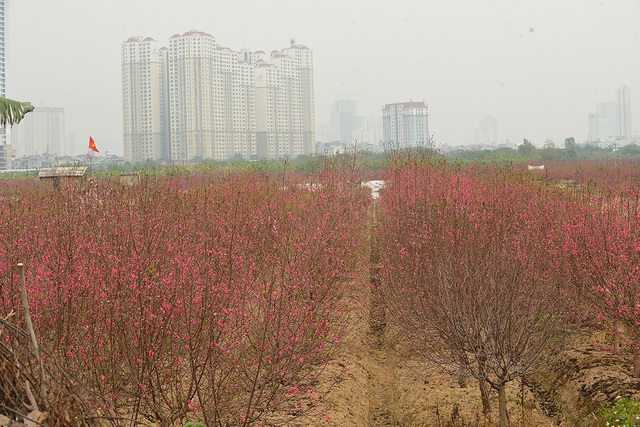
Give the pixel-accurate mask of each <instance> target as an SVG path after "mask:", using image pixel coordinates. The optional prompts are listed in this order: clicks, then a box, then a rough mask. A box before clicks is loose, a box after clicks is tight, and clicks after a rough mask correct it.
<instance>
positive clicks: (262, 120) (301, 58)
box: [122, 30, 315, 161]
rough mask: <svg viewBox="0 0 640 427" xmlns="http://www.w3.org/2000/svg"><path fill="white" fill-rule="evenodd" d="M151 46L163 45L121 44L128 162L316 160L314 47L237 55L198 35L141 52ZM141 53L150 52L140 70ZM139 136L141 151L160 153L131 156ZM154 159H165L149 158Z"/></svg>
mask: <svg viewBox="0 0 640 427" xmlns="http://www.w3.org/2000/svg"><path fill="white" fill-rule="evenodd" d="M145 43H157V42H155V41H153V40H152V39H150V38H146V39H145V38H142V37H132V38H131V39H129V40H128V41H127V42H125V43H124V44H123V45H122V49H123V116H124V120H123V121H124V123H125V125H129V126H125V129H124V134H125V135H124V136H125V158H126V159H127V160H131V161H140V160H145V159H147V158H151V159H160V158H162V159H167V160H169V159H170V160H174V161H191V160H198V159H201V160H205V159H214V160H226V159H229V158H232V157H235V156H241V157H244V158H249V157H252V156H255V155H258V156H261V157H268V158H279V157H286V156H296V155H299V154H312V153H313V148H314V147H315V141H314V140H315V131H314V127H315V122H314V110H313V106H314V102H313V58H312V55H311V51H310V50H309V49H308V48H306V47H304V46H299V45H292V46H291V47H290V48H286V49H283V50H282V51H274V52H272V54H271V55H270V56H268V55H267V54H265V53H264V52H262V51H259V52H250V51H248V50H242V51H240V52H236V51H233V50H231V49H228V48H225V47H222V46H220V45H218V44H217V43H216V40H215V38H214V37H213V36H212V35H211V34H207V33H204V32H201V31H196V30H194V31H188V32H186V33H184V34H182V35H180V34H176V35H174V36H172V37H171V38H170V40H169V47H168V48H159V49H155V48H154V47H151V46H149V47H146V46H141V45H144V44H145ZM132 44H135V45H136V46H138V47H132V46H131V45H132ZM155 46H157V45H155ZM136 49H144V50H143V51H142V53H143V56H142V57H140V58H139V64H138V65H135V66H134V65H132V62H131V60H132V59H135V55H132V53H135V51H136ZM156 52H157V53H156ZM127 55H128V56H127ZM156 60H157V63H158V67H157V72H156V69H155V68H154V64H155V61H156ZM127 61H129V62H127ZM135 70H140V71H135ZM138 75H139V76H141V77H140V78H138ZM156 86H157V87H158V92H157V96H156V92H155V87H156ZM145 96H146V98H145ZM138 110H139V114H140V115H141V116H140V118H139V119H138V118H137V116H136V112H137V111H138ZM156 116H157V122H156V121H155V119H156ZM145 117H146V120H145ZM136 120H139V123H138V122H136ZM136 124H137V125H138V128H139V130H138V128H136V127H135V126H134V125H136ZM156 124H157V127H156ZM156 129H157V138H156ZM134 131H135V132H134ZM136 132H137V133H138V134H140V135H143V136H145V137H146V139H145V138H138V139H137V141H143V142H144V143H143V144H140V145H141V146H142V147H145V146H147V145H148V146H149V147H153V148H149V149H147V150H146V151H145V149H144V148H143V149H142V152H141V151H140V150H138V151H135V150H133V149H130V150H127V144H129V145H130V146H131V147H135V145H136V144H135V143H133V141H134V140H136V139H135V138H133V135H134V134H135V133H136ZM145 144H147V145H145ZM149 152H151V153H153V154H154V156H155V155H156V154H157V153H159V154H157V157H154V156H149V157H144V155H145V154H146V155H148V153H149ZM165 153H166V154H165ZM141 155H142V156H141Z"/></svg>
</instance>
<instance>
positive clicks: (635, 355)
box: [633, 345, 640, 378]
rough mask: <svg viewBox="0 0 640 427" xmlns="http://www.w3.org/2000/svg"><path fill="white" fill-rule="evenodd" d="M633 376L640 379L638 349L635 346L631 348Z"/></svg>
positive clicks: (639, 353) (639, 351) (639, 352)
mask: <svg viewBox="0 0 640 427" xmlns="http://www.w3.org/2000/svg"><path fill="white" fill-rule="evenodd" d="M633 376H634V377H635V378H638V377H640V349H639V348H638V347H636V346H635V345H634V347H633Z"/></svg>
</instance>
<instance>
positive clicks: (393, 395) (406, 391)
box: [287, 286, 640, 427]
mask: <svg viewBox="0 0 640 427" xmlns="http://www.w3.org/2000/svg"><path fill="white" fill-rule="evenodd" d="M365 287H366V286H365ZM366 300H369V301H372V300H373V298H372V292H371V291H370V290H367V291H365V295H360V296H359V298H354V302H353V303H352V304H351V306H352V310H351V311H350V319H349V323H350V325H351V329H350V331H349V333H348V335H347V336H346V337H345V339H344V340H343V342H342V343H341V348H340V350H339V352H338V356H337V357H336V358H335V360H333V361H332V362H331V363H330V364H329V366H328V367H327V368H326V370H325V372H324V373H323V378H324V380H323V383H322V384H320V387H319V389H320V393H321V396H320V397H319V400H318V403H317V404H316V405H315V407H314V408H313V409H312V410H311V411H310V412H309V413H308V414H307V415H306V416H304V417H302V418H299V419H297V420H296V421H295V422H291V423H289V424H287V425H291V426H297V427H302V426H322V427H330V426H366V427H386V426H402V427H405V426H407V427H408V426H416V427H422V426H438V427H440V426H442V427H463V426H464V427H466V426H469V427H471V426H496V425H497V420H498V413H497V409H498V398H497V393H496V392H493V391H492V394H491V400H492V401H491V404H492V409H493V413H492V415H491V417H485V416H483V414H482V403H481V400H480V393H479V387H478V384H477V382H476V381H475V380H472V379H466V380H461V379H459V378H455V377H452V376H451V375H449V374H447V373H444V372H442V371H441V370H440V369H439V368H437V367H435V366H432V365H430V364H429V363H427V362H426V361H423V360H418V359H416V358H414V357H412V356H411V355H410V354H408V353H407V352H406V351H403V349H402V345H401V343H400V340H399V339H398V337H397V336H394V333H393V328H392V326H390V325H387V324H386V322H385V320H384V317H383V316H382V315H381V309H380V306H379V304H376V303H375V301H376V300H374V303H373V304H372V303H368V304H363V303H362V301H366ZM605 338H606V337H605V336H604V334H603V333H595V334H591V335H583V336H580V337H578V338H577V339H576V340H575V342H574V343H573V344H572V345H571V346H570V347H569V348H568V349H567V350H566V351H565V352H564V353H563V355H562V357H560V358H559V359H558V360H559V361H558V362H557V363H555V364H553V365H551V366H548V367H547V369H544V370H543V371H541V372H539V373H538V374H536V375H534V376H532V377H531V378H527V380H526V381H524V382H522V381H519V380H518V381H513V382H512V383H511V384H510V385H509V387H508V390H507V399H508V411H509V419H510V424H511V425H512V426H540V427H545V426H589V427H595V426H601V425H603V423H602V421H600V420H598V419H597V418H596V416H595V415H594V414H595V413H596V411H597V410H598V409H599V408H601V407H603V406H604V405H606V404H607V403H610V402H613V401H614V400H615V398H616V397H618V396H629V397H634V398H638V399H640V381H639V380H637V379H633V378H631V376H630V375H629V373H630V372H632V368H631V360H630V357H623V356H621V355H615V354H611V353H608V352H605V351H603V350H602V345H603V343H604V342H605V341H606V339H605ZM325 393H326V394H325Z"/></svg>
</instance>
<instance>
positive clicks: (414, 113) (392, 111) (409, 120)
mask: <svg viewBox="0 0 640 427" xmlns="http://www.w3.org/2000/svg"><path fill="white" fill-rule="evenodd" d="M427 109H428V107H427V104H425V103H424V101H422V102H413V101H410V102H403V103H397V104H387V105H385V106H384V108H383V109H382V133H383V144H384V145H385V146H387V148H394V149H406V148H415V147H426V146H427V145H428V144H429V115H428V113H427Z"/></svg>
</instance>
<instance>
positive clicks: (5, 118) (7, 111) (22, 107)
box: [0, 97, 33, 127]
mask: <svg viewBox="0 0 640 427" xmlns="http://www.w3.org/2000/svg"><path fill="white" fill-rule="evenodd" d="M30 111H33V105H31V103H30V102H20V101H14V100H13V99H9V98H2V97H0V126H3V127H7V125H9V126H13V125H15V124H17V123H20V120H22V119H23V118H24V116H25V115H26V114H27V113H28V112H30Z"/></svg>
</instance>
